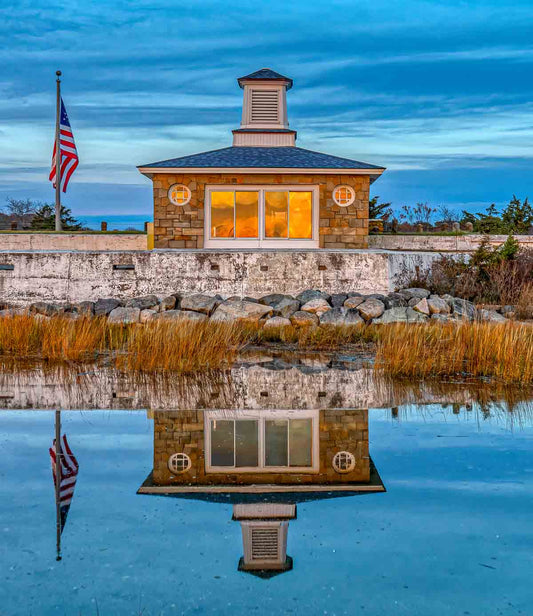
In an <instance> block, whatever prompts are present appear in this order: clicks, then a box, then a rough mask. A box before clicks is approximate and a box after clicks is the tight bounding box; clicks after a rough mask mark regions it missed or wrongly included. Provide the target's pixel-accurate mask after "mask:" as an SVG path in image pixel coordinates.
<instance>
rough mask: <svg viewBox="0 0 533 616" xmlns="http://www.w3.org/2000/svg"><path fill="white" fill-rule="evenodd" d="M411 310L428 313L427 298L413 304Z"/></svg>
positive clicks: (427, 314)
mask: <svg viewBox="0 0 533 616" xmlns="http://www.w3.org/2000/svg"><path fill="white" fill-rule="evenodd" d="M413 310H416V312H420V313H421V314H425V315H426V316H429V315H430V310H429V305H428V300H427V299H421V300H420V301H418V302H417V303H416V304H415V305H414V306H413Z"/></svg>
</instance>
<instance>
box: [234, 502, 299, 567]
mask: <svg viewBox="0 0 533 616" xmlns="http://www.w3.org/2000/svg"><path fill="white" fill-rule="evenodd" d="M294 518H296V505H294V504H282V503H258V504H239V505H233V519H234V520H238V521H239V522H240V523H241V530H242V543H243V552H244V554H243V556H242V558H241V559H240V561H239V571H248V572H249V573H253V574H254V575H258V576H259V577H267V578H268V577H272V576H273V575H277V574H278V573H283V572H284V571H289V570H290V569H292V558H291V557H290V556H287V533H288V530H289V520H293V519H294Z"/></svg>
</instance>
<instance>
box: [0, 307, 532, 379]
mask: <svg viewBox="0 0 533 616" xmlns="http://www.w3.org/2000/svg"><path fill="white" fill-rule="evenodd" d="M271 343H282V344H285V345H287V346H288V347H290V348H292V349H294V350H323V351H338V350H342V349H343V348H347V347H348V348H349V347H351V348H354V346H355V345H366V349H373V350H375V351H376V362H375V363H376V369H377V370H379V371H380V372H382V373H383V374H385V375H387V376H392V377H408V378H413V379H424V378H430V377H445V376H450V375H456V374H462V375H464V374H470V375H473V376H475V377H493V378H495V379H497V380H498V381H500V382H502V383H517V384H531V383H533V327H531V326H529V325H521V324H515V323H508V324H503V325H500V324H497V325H495V324H489V323H474V324H471V323H463V324H453V323H450V324H439V323H438V324H431V325H414V324H411V325H405V324H396V325H385V326H370V327H365V326H355V327H327V328H300V329H296V328H294V327H292V326H291V327H286V328H279V329H277V328H276V329H262V328H260V327H258V326H255V325H232V324H227V323H214V322H210V321H205V322H201V323H195V322H191V323H187V322H179V323H176V322H174V323H173V322H168V321H152V322H148V323H145V324H143V325H138V324H135V325H116V324H110V323H108V322H107V320H106V319H104V318H82V319H78V320H70V319H66V318H64V317H54V318H51V319H37V318H34V317H30V316H14V317H7V318H0V355H2V356H4V357H12V358H18V359H31V358H41V359H44V360H48V361H56V362H62V361H76V362H82V361H92V360H95V359H97V358H98V357H102V356H105V357H111V362H112V364H113V365H115V366H116V367H118V368H121V369H124V370H131V371H141V372H171V371H177V372H197V371H202V370H216V369H220V368H225V367H227V366H229V365H231V364H232V363H233V362H234V361H235V360H236V358H237V356H238V354H239V352H240V351H241V350H243V349H244V348H245V347H246V346H247V345H251V344H253V345H269V344H271Z"/></svg>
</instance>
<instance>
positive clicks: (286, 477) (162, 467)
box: [153, 409, 370, 485]
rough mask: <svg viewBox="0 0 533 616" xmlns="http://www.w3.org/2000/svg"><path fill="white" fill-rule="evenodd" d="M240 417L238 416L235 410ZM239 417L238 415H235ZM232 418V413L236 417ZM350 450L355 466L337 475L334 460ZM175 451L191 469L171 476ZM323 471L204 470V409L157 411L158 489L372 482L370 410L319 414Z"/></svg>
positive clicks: (154, 477)
mask: <svg viewBox="0 0 533 616" xmlns="http://www.w3.org/2000/svg"><path fill="white" fill-rule="evenodd" d="M237 413H238V412H237ZM234 416H235V417H236V418H238V414H235V415H234ZM232 417H233V415H232ZM338 451H349V452H350V453H352V454H353V455H354V456H355V459H356V465H355V468H354V470H353V471H351V472H349V473H337V472H336V471H335V470H334V468H333V466H332V462H333V456H334V455H335V454H336V453H337V452H338ZM173 453H186V454H187V455H188V456H189V457H190V458H191V468H190V470H189V471H187V472H185V473H181V474H178V475H173V474H171V472H170V471H169V469H168V459H169V457H170V456H171V455H172V454H173ZM319 459H320V466H319V471H318V472H316V473H286V472H285V473H280V472H275V473H268V472H266V473H264V472H261V473H259V472H258V473H240V474H239V473H238V471H236V470H233V469H228V471H227V472H224V473H206V472H205V435H204V411H202V410H193V411H179V412H165V411H156V412H154V471H153V480H154V483H156V484H159V485H180V484H187V485H242V484H270V483H275V484H315V483H320V484H324V483H335V484H338V483H345V482H368V481H369V479H370V458H369V452H368V411H367V410H345V409H331V410H330V409H327V410H321V411H319Z"/></svg>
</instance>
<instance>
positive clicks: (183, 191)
mask: <svg viewBox="0 0 533 616" xmlns="http://www.w3.org/2000/svg"><path fill="white" fill-rule="evenodd" d="M168 198H169V199H170V202H171V203H173V204H174V205H187V203H189V201H190V200H191V191H190V190H189V189H188V188H187V186H185V185H183V184H172V186H171V187H170V188H169V189H168Z"/></svg>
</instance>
